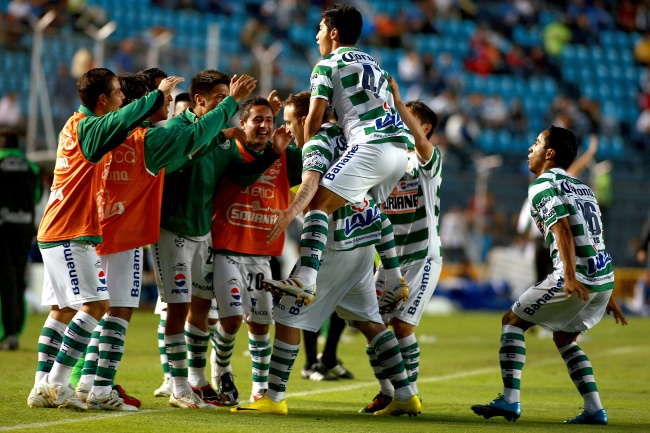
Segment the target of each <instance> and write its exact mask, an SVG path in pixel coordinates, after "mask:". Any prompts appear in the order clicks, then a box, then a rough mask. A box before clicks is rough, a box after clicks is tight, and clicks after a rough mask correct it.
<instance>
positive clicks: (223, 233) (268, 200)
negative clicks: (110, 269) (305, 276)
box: [189, 96, 302, 406]
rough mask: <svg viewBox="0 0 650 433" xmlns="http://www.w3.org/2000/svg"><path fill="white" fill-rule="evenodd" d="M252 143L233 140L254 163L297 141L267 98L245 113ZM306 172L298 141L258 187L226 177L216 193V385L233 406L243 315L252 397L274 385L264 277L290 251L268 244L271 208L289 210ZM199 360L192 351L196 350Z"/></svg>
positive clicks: (251, 103) (280, 241)
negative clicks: (267, 151)
mask: <svg viewBox="0 0 650 433" xmlns="http://www.w3.org/2000/svg"><path fill="white" fill-rule="evenodd" d="M239 119H240V123H241V127H242V129H243V131H244V133H245V134H246V142H245V143H241V142H238V141H236V140H231V145H232V146H235V147H237V148H238V149H239V152H240V153H241V154H242V156H243V157H244V160H246V161H252V160H253V159H254V158H255V156H254V155H256V154H258V153H259V152H261V151H262V150H263V149H264V148H266V147H270V146H271V145H272V143H271V141H270V138H271V137H273V140H274V141H276V140H286V142H287V144H288V143H289V142H290V141H291V136H290V135H289V133H288V132H286V130H285V127H284V126H281V127H280V128H278V130H276V131H275V132H274V131H273V124H274V122H275V114H274V112H273V109H272V107H271V104H269V101H268V100H267V99H265V98H262V97H259V96H258V97H254V98H249V99H248V100H246V101H245V102H244V103H243V104H242V107H241V111H240V117H239ZM301 173H302V150H301V149H299V148H297V147H295V146H290V147H288V148H287V150H286V152H285V153H283V154H282V155H280V159H278V160H277V161H276V162H275V163H274V164H273V165H272V166H271V167H269V168H268V169H267V170H266V171H265V172H264V174H262V176H261V177H260V178H259V179H258V180H257V181H256V182H255V183H254V184H252V185H250V186H247V187H245V188H242V187H241V186H240V185H237V184H235V183H233V182H232V181H230V180H228V179H223V180H222V181H221V183H220V184H219V186H218V190H217V192H216V193H215V196H214V215H213V220H212V240H213V248H214V252H215V255H214V275H215V278H214V282H213V284H214V293H215V297H216V300H217V316H218V319H219V322H218V324H217V328H216V330H215V332H214V336H215V339H216V343H217V344H216V372H213V375H215V374H216V386H215V387H216V388H217V392H218V393H219V397H220V399H221V401H222V402H223V403H224V404H225V405H226V406H234V405H236V404H238V403H239V393H238V391H237V388H236V387H235V384H234V380H233V374H232V367H231V366H230V358H231V356H232V351H233V348H234V345H235V337H236V334H237V331H238V330H239V327H240V326H241V323H242V319H243V320H244V321H245V322H246V324H247V327H248V344H249V350H250V353H251V357H252V359H253V387H252V391H251V401H255V400H257V399H258V398H260V397H261V396H262V395H263V394H264V391H266V389H268V373H269V364H270V360H271V337H270V334H269V325H271V324H272V323H273V303H272V298H271V294H270V293H268V292H265V291H264V290H262V279H264V278H271V266H270V258H271V256H280V255H282V249H283V246H284V237H280V238H277V239H276V240H275V241H274V242H273V243H271V244H267V242H266V237H267V233H268V231H269V230H270V229H271V227H272V226H273V221H274V218H275V216H274V214H273V213H272V212H271V211H270V210H269V209H278V208H286V207H287V205H288V203H289V188H290V187H292V186H294V185H298V184H299V183H300V180H301ZM189 357H190V358H192V356H191V355H190V356H189Z"/></svg>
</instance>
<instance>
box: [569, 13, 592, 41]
mask: <svg viewBox="0 0 650 433" xmlns="http://www.w3.org/2000/svg"><path fill="white" fill-rule="evenodd" d="M571 33H572V38H571V42H572V43H574V44H580V45H586V46H591V45H594V44H597V43H598V35H597V34H596V30H595V29H594V28H593V27H591V23H590V22H589V17H588V16H587V14H586V13H583V14H580V15H578V16H577V17H576V19H575V21H574V22H573V23H572V26H571Z"/></svg>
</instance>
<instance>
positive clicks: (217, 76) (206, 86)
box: [190, 69, 230, 105]
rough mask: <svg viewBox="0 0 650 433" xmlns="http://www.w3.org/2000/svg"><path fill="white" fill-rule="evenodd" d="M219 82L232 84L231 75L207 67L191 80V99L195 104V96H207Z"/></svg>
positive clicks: (227, 84)
mask: <svg viewBox="0 0 650 433" xmlns="http://www.w3.org/2000/svg"><path fill="white" fill-rule="evenodd" d="M219 84H225V85H226V86H230V77H229V76H228V74H224V73H223V72H219V71H215V70H214V69H206V70H203V71H201V72H199V73H198V74H196V75H195V76H194V78H192V81H190V100H191V102H192V105H194V96H195V95H201V96H203V97H204V98H205V97H207V96H208V95H209V94H210V93H211V92H212V91H213V90H214V88H215V87H217V86H218V85H219Z"/></svg>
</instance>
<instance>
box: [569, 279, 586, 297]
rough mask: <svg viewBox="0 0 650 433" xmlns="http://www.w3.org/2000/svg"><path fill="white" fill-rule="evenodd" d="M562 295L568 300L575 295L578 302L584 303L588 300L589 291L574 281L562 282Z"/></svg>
mask: <svg viewBox="0 0 650 433" xmlns="http://www.w3.org/2000/svg"><path fill="white" fill-rule="evenodd" d="M564 293H566V295H567V297H568V298H570V297H571V296H573V295H576V296H577V297H578V300H580V302H584V301H586V300H588V299H589V290H587V288H586V287H585V286H583V285H582V283H580V281H578V280H576V279H572V280H565V281H564Z"/></svg>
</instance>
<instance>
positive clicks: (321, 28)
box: [316, 20, 332, 57]
mask: <svg viewBox="0 0 650 433" xmlns="http://www.w3.org/2000/svg"><path fill="white" fill-rule="evenodd" d="M316 42H318V52H319V53H320V55H321V56H323V57H326V56H328V55H329V54H330V53H331V52H332V38H331V37H330V31H329V30H328V28H327V26H326V25H325V22H323V21H322V20H321V22H320V24H319V25H318V33H317V34H316Z"/></svg>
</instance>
